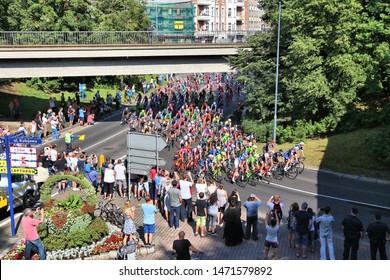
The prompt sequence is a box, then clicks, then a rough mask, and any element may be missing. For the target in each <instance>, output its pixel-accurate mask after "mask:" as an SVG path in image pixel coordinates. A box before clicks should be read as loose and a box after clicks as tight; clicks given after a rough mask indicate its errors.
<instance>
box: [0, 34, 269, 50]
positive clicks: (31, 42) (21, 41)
mask: <svg viewBox="0 0 390 280" xmlns="http://www.w3.org/2000/svg"><path fill="white" fill-rule="evenodd" d="M258 32H266V31H258ZM255 33H256V31H247V30H239V31H225V32H221V31H191V32H158V31H153V32H150V33H148V32H147V31H0V47H20V46H101V45H143V44H197V43H210V44H211V43H215V44H227V43H229V44H230V43H243V42H245V41H246V39H247V37H248V36H250V35H254V34H255Z"/></svg>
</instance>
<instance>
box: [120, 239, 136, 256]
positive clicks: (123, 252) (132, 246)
mask: <svg viewBox="0 0 390 280" xmlns="http://www.w3.org/2000/svg"><path fill="white" fill-rule="evenodd" d="M137 249H138V242H137V241H135V240H130V241H129V242H127V244H126V245H123V246H121V247H119V249H118V252H117V255H116V258H115V259H116V260H135V259H136V256H137Z"/></svg>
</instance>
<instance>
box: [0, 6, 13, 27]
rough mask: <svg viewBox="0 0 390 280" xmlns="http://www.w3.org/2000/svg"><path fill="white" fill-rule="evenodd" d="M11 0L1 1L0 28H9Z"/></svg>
mask: <svg viewBox="0 0 390 280" xmlns="http://www.w3.org/2000/svg"><path fill="white" fill-rule="evenodd" d="M10 2H11V0H2V1H0V30H8V22H7V13H8V6H9V4H10Z"/></svg>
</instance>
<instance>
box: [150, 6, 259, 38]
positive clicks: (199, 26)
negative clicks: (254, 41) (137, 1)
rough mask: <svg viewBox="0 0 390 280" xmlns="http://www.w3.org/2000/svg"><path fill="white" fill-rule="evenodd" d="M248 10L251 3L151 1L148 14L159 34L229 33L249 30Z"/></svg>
mask: <svg viewBox="0 0 390 280" xmlns="http://www.w3.org/2000/svg"><path fill="white" fill-rule="evenodd" d="M249 7H250V6H249V0H165V1H164V0H148V1H147V2H146V13H147V15H148V16H149V18H150V20H151V22H152V23H153V25H154V26H155V27H156V29H157V30H158V31H181V30H185V31H189V30H193V31H194V32H195V33H198V32H201V33H202V32H218V33H222V32H225V33H229V32H236V31H246V30H249ZM253 30H255V29H253Z"/></svg>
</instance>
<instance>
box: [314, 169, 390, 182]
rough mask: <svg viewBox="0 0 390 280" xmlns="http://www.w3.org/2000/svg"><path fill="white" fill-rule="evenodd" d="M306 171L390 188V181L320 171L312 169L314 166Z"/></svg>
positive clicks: (324, 170)
mask: <svg viewBox="0 0 390 280" xmlns="http://www.w3.org/2000/svg"><path fill="white" fill-rule="evenodd" d="M306 169H308V170H311V171H317V172H321V173H326V174H332V175H335V176H338V177H341V178H345V179H352V180H357V181H362V182H367V183H374V184H381V185H389V186H390V181H388V180H383V179H378V178H374V177H367V176H361V175H355V174H348V173H340V172H336V171H332V170H330V169H320V168H317V167H312V166H307V167H306Z"/></svg>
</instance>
